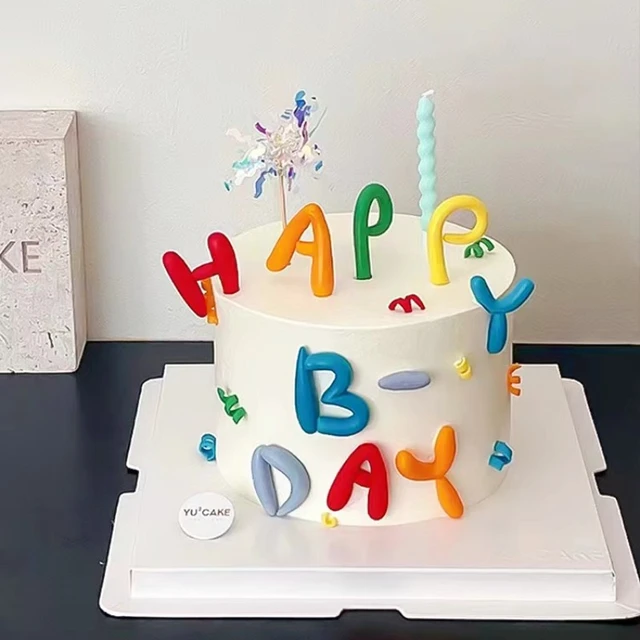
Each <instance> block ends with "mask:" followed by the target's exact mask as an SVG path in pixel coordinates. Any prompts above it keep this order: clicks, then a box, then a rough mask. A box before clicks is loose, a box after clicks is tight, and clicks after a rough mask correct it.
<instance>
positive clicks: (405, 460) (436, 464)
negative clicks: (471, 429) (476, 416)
mask: <svg viewBox="0 0 640 640" xmlns="http://www.w3.org/2000/svg"><path fill="white" fill-rule="evenodd" d="M455 457H456V432H455V429H454V428H453V427H451V426H449V425H447V426H444V427H442V428H441V429H440V431H438V435H437V437H436V443H435V446H434V459H433V462H423V461H422V460H419V459H418V458H416V456H414V455H413V453H411V451H407V450H406V449H404V450H402V451H399V452H398V454H397V455H396V469H397V470H398V473H400V475H401V476H403V477H404V478H407V479H408V480H435V481H436V493H437V495H438V501H439V502H440V505H441V506H442V508H443V509H444V512H445V513H446V514H447V515H448V516H449V517H450V518H460V517H461V516H462V514H463V512H464V506H463V504H462V500H461V499H460V496H459V495H458V492H457V491H456V489H455V487H454V486H453V484H452V483H451V481H450V480H448V479H447V477H446V475H447V473H449V470H450V469H451V467H452V465H453V461H454V460H455Z"/></svg>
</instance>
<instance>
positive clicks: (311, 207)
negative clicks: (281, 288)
mask: <svg viewBox="0 0 640 640" xmlns="http://www.w3.org/2000/svg"><path fill="white" fill-rule="evenodd" d="M309 225H311V229H312V230H313V240H312V241H311V242H306V241H304V240H300V238H301V237H302V234H303V233H304V232H305V231H306V229H307V228H308V227H309ZM294 252H298V253H299V254H301V255H303V256H310V257H311V290H312V291H313V295H315V296H318V297H319V298H324V297H326V296H330V295H331V294H332V293H333V285H334V278H333V253H332V250H331V235H330V234H329V227H328V226H327V221H326V219H325V217H324V213H323V212H322V209H321V208H320V207H319V206H318V205H317V204H308V205H306V206H304V207H302V209H300V211H298V213H296V215H295V216H293V218H291V220H290V222H289V224H287V226H286V227H285V228H284V229H283V230H282V233H281V234H280V237H279V238H278V241H277V242H276V244H275V246H274V247H273V250H272V251H271V255H270V256H269V257H268V258H267V269H269V271H282V270H283V269H284V268H286V267H288V266H289V264H290V263H291V258H292V257H293V254H294Z"/></svg>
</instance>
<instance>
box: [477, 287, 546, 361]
mask: <svg viewBox="0 0 640 640" xmlns="http://www.w3.org/2000/svg"><path fill="white" fill-rule="evenodd" d="M470 284H471V292H472V293H473V297H474V298H475V299H476V302H477V303H478V304H479V305H480V306H481V307H482V308H483V309H484V310H485V311H486V312H487V313H488V314H489V327H488V329H487V351H488V352H489V353H500V352H501V351H502V350H503V349H504V346H505V344H506V343H507V329H508V324H507V313H513V312H514V311H516V310H518V309H519V308H520V307H521V306H522V305H523V304H524V303H525V302H526V301H527V300H528V299H529V297H530V296H531V294H532V293H533V290H534V289H535V284H534V283H533V281H532V280H529V278H523V279H522V280H520V281H519V282H518V283H517V284H516V285H515V286H514V287H513V289H512V290H511V291H510V292H509V293H505V294H504V295H503V296H502V298H494V297H493V294H492V293H491V290H490V289H489V285H488V284H487V281H486V280H485V279H484V278H483V277H482V276H473V278H471V282H470Z"/></svg>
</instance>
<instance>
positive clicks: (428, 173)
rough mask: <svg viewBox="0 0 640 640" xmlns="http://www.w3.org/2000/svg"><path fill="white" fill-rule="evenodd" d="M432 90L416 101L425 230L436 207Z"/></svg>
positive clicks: (422, 215) (422, 221) (434, 126)
mask: <svg viewBox="0 0 640 640" xmlns="http://www.w3.org/2000/svg"><path fill="white" fill-rule="evenodd" d="M433 93H434V92H433V90H431V91H426V92H425V93H423V94H422V96H421V97H420V100H419V101H418V111H417V113H416V116H417V118H418V157H419V158H420V162H419V163H418V173H419V174H420V183H419V187H420V212H421V216H420V223H421V225H422V229H423V230H424V231H426V230H427V225H428V224H429V219H430V218H431V214H432V213H433V211H434V209H435V208H436V156H435V148H436V139H435V136H434V135H433V132H434V129H435V128H436V121H435V118H434V116H433V111H434V104H433V101H432V100H431V98H432V96H433Z"/></svg>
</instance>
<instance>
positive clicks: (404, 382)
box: [378, 371, 431, 391]
mask: <svg viewBox="0 0 640 640" xmlns="http://www.w3.org/2000/svg"><path fill="white" fill-rule="evenodd" d="M429 384H431V378H430V376H429V374H428V373H427V372H426V371H396V372H395V373H390V374H389V375H387V376H383V377H382V378H380V380H378V386H379V387H380V388H381V389H385V390H386V391H415V390H416V389H422V388H424V387H426V386H428V385H429Z"/></svg>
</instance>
